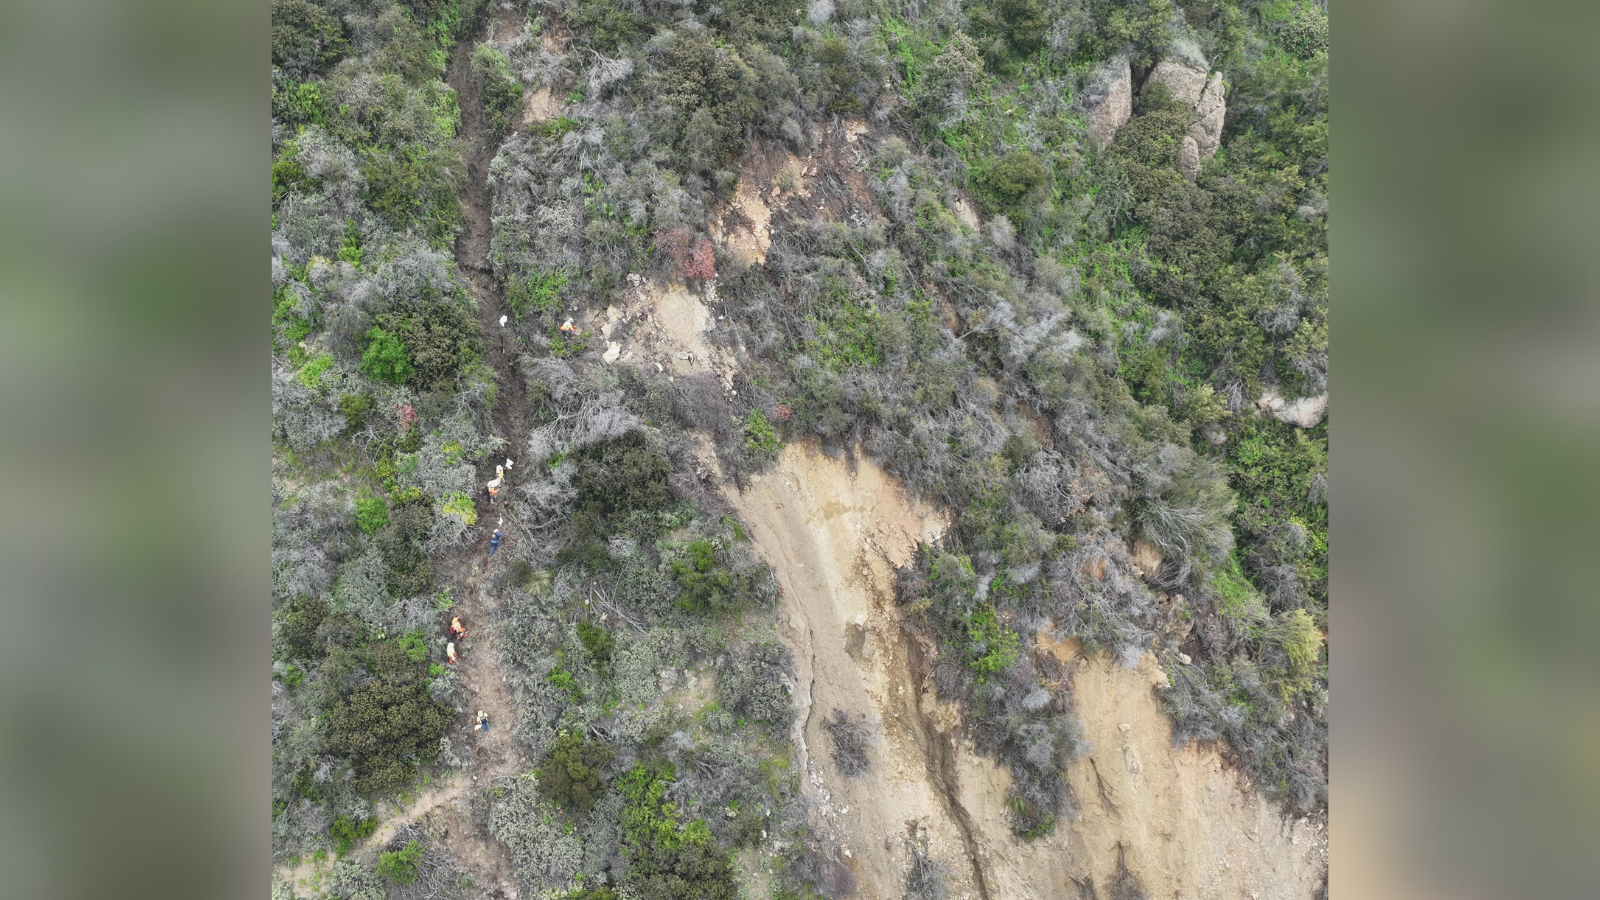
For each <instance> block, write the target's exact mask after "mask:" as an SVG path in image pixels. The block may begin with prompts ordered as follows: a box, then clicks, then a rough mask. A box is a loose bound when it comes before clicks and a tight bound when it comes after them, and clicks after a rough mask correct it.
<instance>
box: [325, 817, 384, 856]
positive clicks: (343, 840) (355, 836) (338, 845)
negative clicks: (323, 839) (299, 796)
mask: <svg viewBox="0 0 1600 900" xmlns="http://www.w3.org/2000/svg"><path fill="white" fill-rule="evenodd" d="M377 830H378V820H377V819H355V820H351V819H350V818H349V817H348V816H346V815H345V814H344V813H340V814H339V815H338V817H336V818H335V819H334V820H333V824H332V825H329V826H328V836H329V837H330V838H332V839H333V855H334V856H336V857H339V858H343V857H344V855H345V854H347V853H349V852H350V851H351V850H353V849H355V846H356V844H358V843H360V842H361V841H364V840H366V839H367V838H369V837H371V836H372V833H373V832H374V831H377Z"/></svg>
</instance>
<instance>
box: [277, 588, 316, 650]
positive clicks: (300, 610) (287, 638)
mask: <svg viewBox="0 0 1600 900" xmlns="http://www.w3.org/2000/svg"><path fill="white" fill-rule="evenodd" d="M327 617H328V604H326V603H324V602H323V601H322V600H321V599H319V598H317V597H301V598H300V599H298V600H296V601H295V602H294V603H292V604H290V605H289V608H288V609H287V610H285V611H284V614H283V618H282V619H281V620H280V621H279V623H278V636H279V638H280V639H281V640H282V641H283V645H284V650H285V651H286V652H287V653H288V654H289V658H290V659H307V660H317V659H321V658H322V657H323V656H324V655H326V654H327V652H328V651H327V648H326V647H325V646H324V645H323V643H322V641H320V640H318V639H317V628H318V627H319V626H321V625H322V622H323V620H324V619H326V618H327Z"/></svg>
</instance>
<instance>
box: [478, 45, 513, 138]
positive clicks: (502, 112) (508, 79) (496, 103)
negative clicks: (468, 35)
mask: <svg viewBox="0 0 1600 900" xmlns="http://www.w3.org/2000/svg"><path fill="white" fill-rule="evenodd" d="M472 74H473V76H474V77H475V78H476V79H477V81H478V95H479V97H480V98H482V100H483V113H484V117H485V118H486V119H487V120H488V125H489V131H490V133H492V134H505V133H506V132H508V131H510V130H511V122H512V120H513V119H514V118H515V117H516V114H517V108H518V107H519V106H521V105H522V82H521V81H518V80H517V79H516V77H515V76H513V75H512V74H511V64H510V61H509V60H507V59H506V55H505V54H504V53H501V52H500V51H499V50H496V49H495V48H493V47H490V46H488V45H487V44H485V45H483V46H480V47H479V48H478V49H477V50H476V51H475V52H474V53H473V54H472Z"/></svg>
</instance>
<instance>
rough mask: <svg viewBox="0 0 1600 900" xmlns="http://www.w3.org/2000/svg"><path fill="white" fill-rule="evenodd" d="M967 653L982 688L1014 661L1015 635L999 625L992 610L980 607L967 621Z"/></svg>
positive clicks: (987, 607)
mask: <svg viewBox="0 0 1600 900" xmlns="http://www.w3.org/2000/svg"><path fill="white" fill-rule="evenodd" d="M967 640H968V644H967V652H968V654H969V655H970V656H971V660H972V661H971V663H970V665H971V667H972V671H974V672H976V673H977V674H978V682H979V683H980V684H981V683H983V682H985V681H987V680H988V677H989V676H990V675H994V674H996V673H997V672H1003V671H1005V670H1006V669H1009V668H1011V666H1012V665H1014V664H1015V663H1016V661H1017V633H1016V632H1015V631H1012V630H1011V629H1010V628H1008V627H1006V625H1005V623H1003V622H1001V621H1000V617H999V615H998V614H997V613H996V612H995V609H994V606H993V605H992V604H990V603H982V604H979V605H978V608H977V609H974V610H973V611H972V615H971V616H969V617H968V618H967Z"/></svg>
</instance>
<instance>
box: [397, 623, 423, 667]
mask: <svg viewBox="0 0 1600 900" xmlns="http://www.w3.org/2000/svg"><path fill="white" fill-rule="evenodd" d="M400 649H402V650H404V651H405V652H406V659H409V660H411V661H412V662H414V663H419V662H423V661H424V660H426V659H427V658H428V639H427V638H426V637H424V636H423V634H422V632H421V631H408V632H406V633H405V634H404V635H403V636H402V637H401V638H400Z"/></svg>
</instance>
